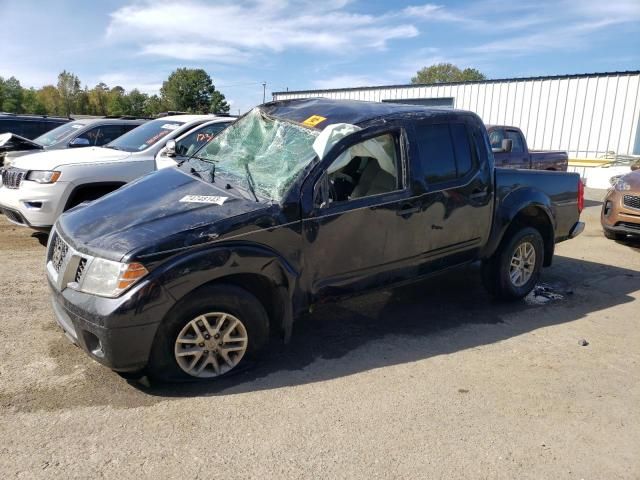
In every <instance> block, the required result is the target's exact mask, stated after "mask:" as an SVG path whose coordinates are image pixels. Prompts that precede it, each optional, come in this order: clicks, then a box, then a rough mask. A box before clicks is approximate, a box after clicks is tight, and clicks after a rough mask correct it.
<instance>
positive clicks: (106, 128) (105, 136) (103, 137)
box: [94, 125, 128, 147]
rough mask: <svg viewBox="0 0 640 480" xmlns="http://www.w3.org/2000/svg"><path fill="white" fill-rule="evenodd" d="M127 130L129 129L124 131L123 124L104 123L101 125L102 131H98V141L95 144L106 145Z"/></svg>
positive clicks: (98, 145)
mask: <svg viewBox="0 0 640 480" xmlns="http://www.w3.org/2000/svg"><path fill="white" fill-rule="evenodd" d="M127 131H128V130H124V131H123V128H122V125H103V126H102V127H100V131H99V132H98V136H97V138H96V143H95V144H94V145H95V146H97V147H101V146H102V145H106V144H107V143H109V142H112V141H113V140H115V139H116V138H118V137H119V136H120V135H122V134H123V133H125V132H127Z"/></svg>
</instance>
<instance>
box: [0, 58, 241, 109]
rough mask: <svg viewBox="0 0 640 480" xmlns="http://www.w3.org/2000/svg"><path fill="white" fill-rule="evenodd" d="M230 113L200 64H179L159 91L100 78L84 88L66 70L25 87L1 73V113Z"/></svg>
mask: <svg viewBox="0 0 640 480" xmlns="http://www.w3.org/2000/svg"><path fill="white" fill-rule="evenodd" d="M170 110H174V111H181V112H190V113H228V112H229V104H228V103H227V101H226V99H225V97H224V95H223V94H222V93H221V92H220V91H219V90H217V89H216V88H215V86H214V85H213V81H212V80H211V77H210V76H209V74H207V72H205V71H204V70H203V69H200V68H178V69H177V70H175V71H173V72H172V73H171V74H170V75H169V77H168V78H167V79H166V80H165V81H164V82H163V83H162V88H161V89H160V94H159V95H148V94H146V93H143V92H141V91H140V90H138V89H137V88H134V89H133V90H130V91H128V92H127V91H126V90H125V89H124V88H122V87H121V86H117V85H116V86H113V87H109V86H108V85H107V84H105V83H103V82H100V83H98V84H97V85H96V86H94V87H93V88H89V87H88V86H87V85H85V86H84V88H83V87H82V84H81V82H80V79H79V78H78V76H77V75H75V74H73V73H72V72H67V71H66V70H64V71H62V72H61V73H60V74H59V75H58V81H57V83H56V84H55V85H45V86H43V87H41V88H38V89H36V88H33V87H31V88H25V87H23V86H22V85H20V81H19V80H18V79H17V78H15V77H9V78H7V79H4V78H3V77H0V111H3V112H10V113H31V114H37V115H60V116H71V115H97V116H107V115H110V116H125V115H127V116H129V115H130V116H138V117H151V116H154V115H156V114H158V113H160V112H166V111H170Z"/></svg>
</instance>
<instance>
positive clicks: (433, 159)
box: [417, 123, 478, 184]
mask: <svg viewBox="0 0 640 480" xmlns="http://www.w3.org/2000/svg"><path fill="white" fill-rule="evenodd" d="M417 132H418V136H417V137H418V138H417V139H418V148H419V151H420V161H421V163H422V165H423V168H424V171H425V174H426V175H425V176H426V181H427V183H429V184H437V183H443V182H447V181H451V180H455V179H456V178H462V177H464V176H465V175H467V174H468V173H469V172H471V171H472V170H473V169H474V167H475V166H476V165H477V163H478V160H477V157H478V155H477V151H476V149H475V148H472V143H471V139H470V135H469V130H468V129H467V126H466V125H465V124H464V123H451V124H447V123H442V124H425V125H422V126H418V128H417Z"/></svg>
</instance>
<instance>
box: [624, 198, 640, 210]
mask: <svg viewBox="0 0 640 480" xmlns="http://www.w3.org/2000/svg"><path fill="white" fill-rule="evenodd" d="M623 203H624V204H625V206H627V207H631V208H637V209H639V210H640V197H639V196H637V195H625V196H624V198H623Z"/></svg>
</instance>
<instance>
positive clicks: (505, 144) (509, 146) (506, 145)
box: [502, 138, 513, 153]
mask: <svg viewBox="0 0 640 480" xmlns="http://www.w3.org/2000/svg"><path fill="white" fill-rule="evenodd" d="M511 150H513V140H511V139H510V138H504V139H502V151H503V152H507V153H509V152H510V151H511Z"/></svg>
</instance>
